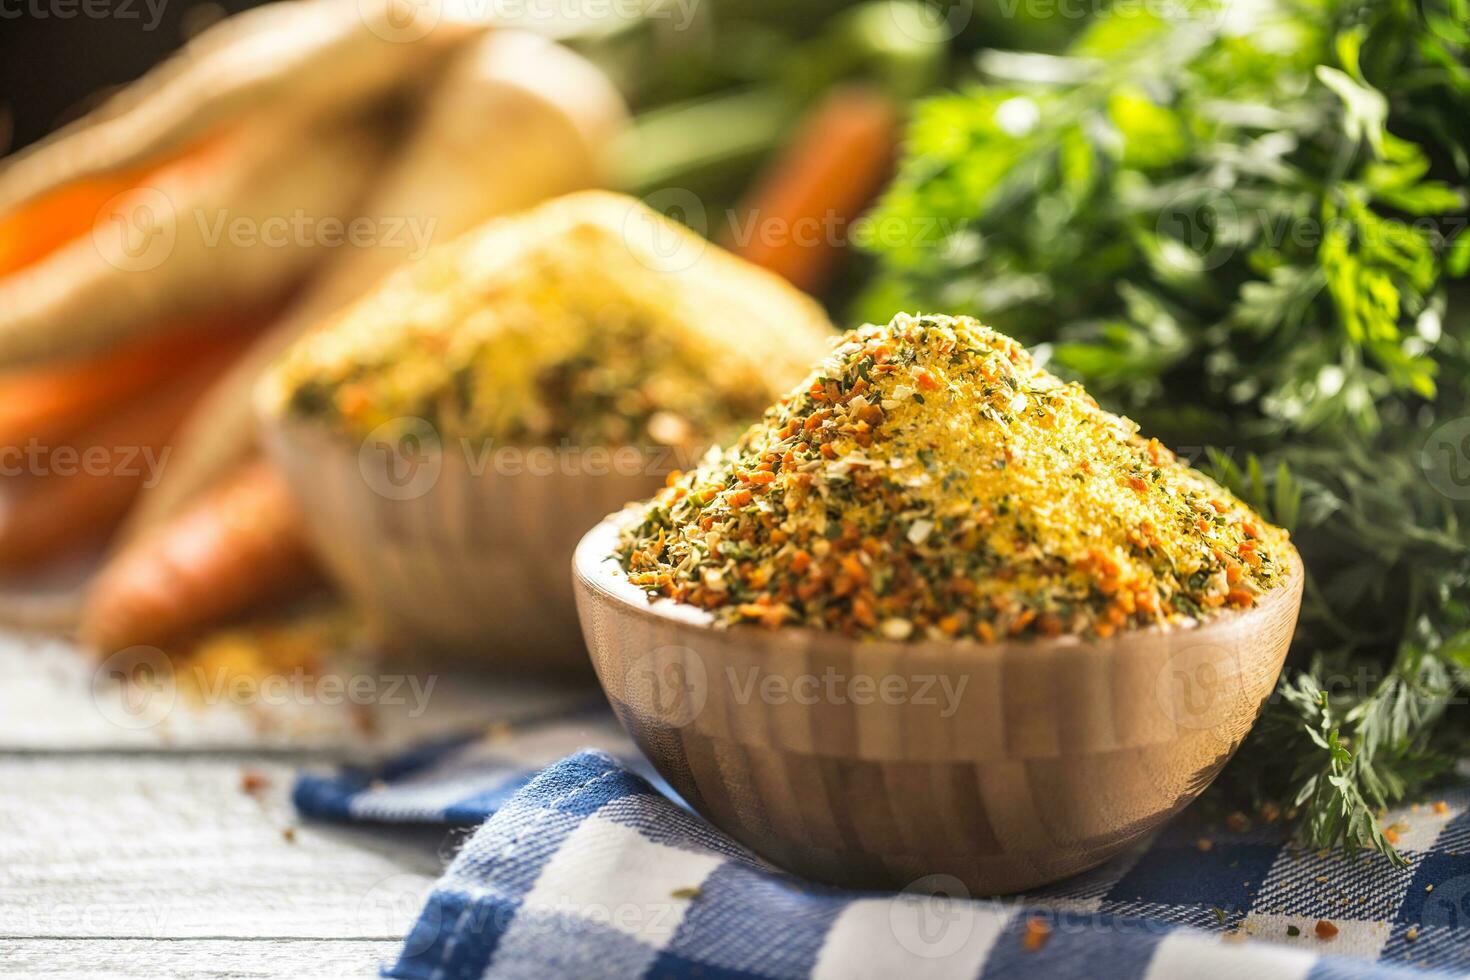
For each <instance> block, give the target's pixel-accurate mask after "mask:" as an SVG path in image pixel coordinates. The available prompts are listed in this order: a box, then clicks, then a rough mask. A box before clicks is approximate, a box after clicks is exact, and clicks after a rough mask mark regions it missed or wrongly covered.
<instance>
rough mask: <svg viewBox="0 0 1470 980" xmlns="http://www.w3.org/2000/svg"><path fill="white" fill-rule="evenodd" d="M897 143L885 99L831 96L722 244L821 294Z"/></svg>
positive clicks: (856, 88)
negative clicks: (843, 241) (852, 223)
mask: <svg viewBox="0 0 1470 980" xmlns="http://www.w3.org/2000/svg"><path fill="white" fill-rule="evenodd" d="M897 140H898V113H897V111H896V110H895V108H894V105H893V102H892V101H891V100H890V99H889V98H888V97H887V96H885V95H883V94H882V93H881V92H879V91H877V90H875V89H872V88H869V87H866V86H862V85H847V86H842V87H839V88H836V89H833V90H832V91H831V92H829V93H828V94H827V95H826V96H825V97H824V98H823V99H822V101H821V102H820V103H819V104H818V105H817V107H816V108H815V109H813V110H812V111H811V112H810V113H809V114H808V116H807V117H806V118H805V119H804V120H803V121H802V122H801V123H800V125H799V126H798V129H797V133H796V136H795V138H794V139H793V140H792V142H791V143H790V144H789V145H788V146H787V147H786V149H785V150H783V151H782V152H781V154H780V155H779V156H778V157H777V159H776V161H775V163H774V164H773V165H772V167H771V168H770V169H769V170H767V172H766V173H765V174H764V175H763V176H762V177H761V179H760V180H759V181H758V182H757V183H756V185H755V187H754V188H753V189H752V191H751V192H750V194H748V195H747V197H746V200H745V201H744V203H743V204H742V206H741V208H740V211H741V212H742V213H744V215H745V216H746V221H745V222H744V223H743V224H741V225H740V226H737V228H736V229H735V230H734V234H732V236H727V241H726V243H725V244H727V245H728V247H729V248H730V249H731V250H732V251H734V252H735V253H736V254H737V255H740V256H741V257H743V258H745V259H748V260H749V261H751V262H754V263H755V264H756V265H759V266H762V267H763V268H766V269H770V270H771V271H772V272H775V273H778V274H779V275H781V276H783V277H785V278H786V279H787V281H789V282H790V283H791V284H792V285H794V286H796V287H797V288H798V289H802V290H805V291H806V292H815V291H817V290H819V289H821V288H822V287H823V286H825V285H826V284H827V283H828V282H829V281H830V279H831V277H832V274H833V272H835V271H836V268H837V262H838V260H839V259H840V257H841V251H840V245H841V242H842V240H843V239H844V238H845V237H846V234H847V232H848V230H849V227H850V225H851V222H852V221H853V220H854V219H855V218H857V217H858V216H859V215H860V214H861V213H862V211H863V209H864V208H866V207H867V205H868V204H869V203H870V202H871V201H872V200H873V198H874V197H875V196H876V195H877V193H878V191H879V190H880V189H881V188H882V185H883V182H884V180H885V179H886V178H887V176H888V172H889V169H890V167H891V165H892V160H893V151H894V147H895V146H896V144H897ZM736 236H738V237H739V238H741V239H742V240H741V241H735V240H733V238H734V237H736Z"/></svg>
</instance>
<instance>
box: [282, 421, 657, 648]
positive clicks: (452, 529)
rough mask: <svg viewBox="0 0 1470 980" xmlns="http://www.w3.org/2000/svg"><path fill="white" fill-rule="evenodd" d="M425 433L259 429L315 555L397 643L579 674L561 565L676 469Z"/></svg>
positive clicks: (632, 456) (288, 426) (621, 455)
mask: <svg viewBox="0 0 1470 980" xmlns="http://www.w3.org/2000/svg"><path fill="white" fill-rule="evenodd" d="M424 429H425V431H422V432H419V431H416V430H415V429H414V428H413V427H411V426H410V427H409V428H407V429H402V430H395V431H394V432H392V433H391V437H390V438H375V437H373V436H369V438H368V439H366V440H364V441H362V442H360V443H359V442H354V441H352V440H350V439H347V438H345V437H343V436H341V435H339V434H337V433H334V432H330V431H327V430H325V429H323V428H320V427H317V426H314V425H311V424H309V423H301V422H292V421H286V420H282V419H280V418H275V417H270V416H267V417H265V419H264V422H263V430H264V436H263V438H264V441H265V444H266V446H267V447H268V449H269V450H270V453H271V456H272V457H273V459H274V460H275V462H276V465H277V467H278V469H279V470H280V471H281V473H282V474H283V476H284V477H285V479H286V481H287V483H288V484H289V485H290V487H291V491H292V496H293V497H294V498H295V500H296V502H297V505H298V506H299V507H300V508H301V509H302V511H303V512H304V515H305V517H306V526H307V528H308V530H309V533H310V535H311V538H312V544H313V545H314V550H315V551H316V553H317V556H318V557H319V558H320V560H321V561H322V563H323V564H324V565H325V566H326V568H327V570H328V571H329V572H330V573H331V575H332V577H333V578H334V579H335V580H336V581H337V582H338V583H339V584H340V585H341V586H342V587H343V588H344V589H345V590H346V592H347V593H348V594H349V595H350V596H351V597H352V598H353V599H354V600H355V601H356V602H357V603H358V605H359V606H360V607H361V608H362V609H363V610H364V611H365V612H366V613H368V614H369V615H370V616H371V617H373V619H374V620H375V622H376V624H377V625H378V626H379V627H380V629H381V631H382V632H383V634H384V638H385V639H386V640H387V641H388V643H389V645H390V646H393V647H395V648H397V649H399V650H403V651H409V652H414V651H419V650H423V651H425V652H432V653H433V654H435V655H443V654H446V653H447V654H451V655H454V656H456V657H457V658H459V659H461V660H464V661H467V662H473V663H475V664H477V665H480V666H492V667H504V668H512V669H518V670H524V669H532V670H550V671H579V672H583V673H585V672H586V670H587V654H586V652H585V651H584V649H583V647H582V638H581V633H580V631H579V629H578V627H577V615H576V609H575V606H574V603H573V599H572V584H571V580H570V579H569V578H568V576H567V561H568V559H569V558H570V556H571V554H572V552H573V550H574V549H575V548H576V544H577V540H578V538H579V537H580V536H581V533H582V531H583V530H585V529H586V528H587V527H588V526H589V525H591V524H593V523H594V522H596V521H597V520H598V519H599V518H601V517H602V516H603V515H605V514H606V513H607V512H608V511H610V510H613V509H616V508H618V507H621V506H622V505H623V504H624V503H626V502H627V501H629V500H636V499H640V498H643V497H646V496H648V495H649V494H651V493H652V492H653V491H654V490H656V489H657V488H658V487H660V486H662V485H663V483H664V480H665V477H666V475H667V474H666V472H664V470H666V469H667V465H668V464H667V463H666V462H661V461H660V460H659V459H657V458H656V454H652V453H644V452H642V451H640V450H636V449H627V450H616V449H610V450H601V451H598V450H589V451H585V452H579V453H576V454H574V455H573V454H569V453H568V452H562V451H558V450H556V449H555V448H553V447H532V448H520V447H488V448H486V449H485V450H484V451H481V450H479V449H477V448H476V447H465V446H462V445H441V444H440V443H439V441H438V437H437V435H436V434H435V433H434V432H433V431H432V430H429V429H427V426H426V425H425V426H424Z"/></svg>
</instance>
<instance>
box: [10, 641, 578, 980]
mask: <svg viewBox="0 0 1470 980" xmlns="http://www.w3.org/2000/svg"><path fill="white" fill-rule="evenodd" d="M94 672H95V668H94V667H93V665H92V664H91V663H90V662H88V661H87V660H85V659H84V658H83V657H82V656H81V655H80V654H78V653H77V652H76V651H74V650H72V649H70V648H68V647H67V646H66V645H64V644H61V643H58V642H54V641H41V640H35V639H30V638H25V637H21V636H18V635H14V634H5V633H0V977H32V976H37V975H75V976H128V977H147V978H150V980H152V978H157V977H167V976H181V977H343V976H354V975H357V976H373V975H375V974H376V972H377V968H378V965H379V964H380V963H381V962H382V961H383V960H385V959H387V958H389V957H391V955H392V954H393V953H394V951H395V950H396V947H397V945H398V942H399V941H400V940H401V939H402V938H403V936H404V935H405V933H406V932H407V930H408V927H409V925H410V924H411V923H412V921H413V918H414V916H415V915H416V913H417V911H418V909H419V908H420V906H421V905H422V902H423V899H424V897H425V895H426V894H427V892H428V889H429V886H430V885H431V883H432V882H433V880H434V879H435V878H436V877H437V876H438V874H439V872H440V871H441V869H442V868H443V866H444V864H445V862H446V860H447V859H448V857H449V856H450V855H451V854H452V853H453V850H454V846H455V844H456V843H457V838H456V837H455V836H454V835H448V836H446V835H445V834H444V833H442V832H439V831H435V830H428V829H407V828H400V829H387V828H364V827H338V826H331V825H324V824H313V823H306V824H302V823H301V822H299V821H298V820H297V818H296V815H295V813H294V811H293V809H292V807H291V803H290V799H289V796H290V787H291V782H292V778H293V776H294V774H295V773H296V772H297V771H298V770H299V769H300V768H301V767H302V766H307V765H331V764H334V763H336V762H340V761H344V760H349V759H361V758H365V757H373V756H376V755H379V754H382V753H384V752H386V751H389V750H390V749H391V748H392V747H394V746H397V745H403V744H406V743H408V742H411V741H414V740H416V739H420V738H425V737H430V736H433V735H442V734H447V733H450V732H459V731H465V730H469V729H473V728H475V727H478V726H485V725H497V724H511V725H514V724H516V723H517V722H521V721H526V720H530V719H531V718H533V717H537V716H542V715H544V714H546V713H547V712H548V711H555V710H557V707H558V706H559V705H565V704H569V703H573V702H580V701H584V700H585V699H586V698H587V696H588V693H587V691H586V689H574V690H565V689H562V690H557V689H548V688H546V687H530V688H528V687H514V688H512V687H510V686H508V685H507V684H506V683H504V682H494V681H491V680H489V679H486V678H465V677H458V676H453V675H440V676H438V678H437V681H436V683H435V686H434V687H433V688H432V689H431V690H430V692H429V695H428V698H427V708H428V710H426V711H417V710H415V709H416V705H415V704H412V703H410V704H400V705H378V706H376V707H374V708H373V709H371V710H372V712H373V716H372V717H373V718H374V723H373V724H372V725H364V724H363V709H360V708H353V707H352V706H351V705H350V704H341V705H335V706H333V705H326V704H322V703H312V704H306V705H300V704H297V705H291V706H288V707H286V708H284V709H283V708H281V707H280V705H279V702H273V703H272V704H271V706H270V711H271V716H270V717H269V718H268V719H266V721H267V723H266V724H264V725H262V718H261V711H262V709H261V708H260V706H259V704H258V699H257V703H256V704H254V705H253V706H251V705H244V706H242V705H241V704H238V703H229V704H224V705H219V704H216V705H210V706H200V705H196V704H194V703H192V702H190V703H186V702H184V701H182V700H180V701H178V702H176V703H174V704H172V706H171V707H170V708H169V710H167V711H160V712H157V713H156V715H149V716H148V717H147V721H148V723H142V722H140V721H139V718H141V717H143V716H144V715H146V714H147V713H146V712H145V713H142V714H140V713H139V712H137V711H136V709H137V707H138V706H137V705H136V704H131V703H130V704H123V703H121V702H114V701H113V700H111V699H112V698H121V697H122V696H123V695H122V692H121V691H120V690H119V689H116V688H115V687H114V686H113V685H111V684H109V683H105V682H99V683H98V684H97V685H96V686H95V689H94V683H93V676H94ZM382 690H386V688H385V687H384V688H382ZM120 708H121V709H122V710H119V709H120ZM130 712H131V713H130ZM157 715H161V716H162V717H161V720H159V719H158V718H157V717H156V716H157ZM155 721H156V723H153V722H155ZM247 773H248V774H251V779H250V781H251V782H254V781H256V777H257V776H263V777H264V779H265V781H266V785H265V786H264V788H263V789H261V790H260V791H258V792H247V790H246V787H245V785H244V784H243V783H242V779H244V777H245V775H246V774H247Z"/></svg>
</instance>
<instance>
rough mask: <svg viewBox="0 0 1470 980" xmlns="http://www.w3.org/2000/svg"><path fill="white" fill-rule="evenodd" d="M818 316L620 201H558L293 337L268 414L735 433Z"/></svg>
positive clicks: (803, 347)
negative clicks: (295, 340)
mask: <svg viewBox="0 0 1470 980" xmlns="http://www.w3.org/2000/svg"><path fill="white" fill-rule="evenodd" d="M831 333H832V331H831V325H830V324H829V323H828V322H827V320H826V317H825V315H824V314H823V313H822V311H821V308H820V307H819V306H817V304H816V303H815V302H813V301H812V300H811V299H809V298H808V297H806V296H804V295H802V294H801V293H799V292H798V291H796V290H795V289H793V288H792V287H791V286H789V285H788V284H787V283H786V282H785V281H784V280H781V279H780V278H779V277H777V276H775V275H773V274H771V273H769V272H766V271H765V270H762V269H759V268H757V267H756V266H754V265H751V264H750V263H748V262H745V261H743V260H741V259H738V258H736V257H735V256H733V255H730V254H729V253H727V252H724V251H723V250H721V249H719V248H718V247H716V246H714V245H711V244H709V243H708V242H706V241H704V239H702V238H700V237H698V236H697V235H695V234H694V233H693V232H691V231H689V230H688V229H687V228H684V227H682V226H680V225H677V224H675V223H674V222H673V221H671V220H669V219H667V218H665V217H664V216H663V215H661V214H658V213H656V212H654V211H652V210H650V209H648V208H647V207H645V206H644V205H642V204H640V203H639V202H637V201H636V200H634V199H632V198H629V197H624V196H621V195H615V194H608V193H603V192H595V191H589V192H583V193H578V194H572V195H568V196H566V197H563V198H559V199H557V200H555V201H552V202H549V203H547V204H543V205H541V206H539V207H536V208H533V209H531V210H530V211H527V212H525V213H523V214H520V215H515V216H513V217H509V218H503V219H500V220H497V221H493V222H491V223H489V224H487V225H486V226H484V227H483V228H481V229H478V230H476V231H473V232H471V233H469V234H468V235H465V236H463V237H462V238H460V239H457V240H456V241H454V242H451V243H449V244H447V245H445V246H442V247H440V248H439V249H436V250H434V251H432V252H430V253H429V254H428V255H427V256H425V257H424V258H423V259H422V260H421V261H419V262H417V263H414V264H413V265H412V266H410V267H409V268H406V269H404V270H403V271H401V272H400V273H398V274H396V275H394V276H391V277H389V278H388V279H387V280H386V281H384V282H383V283H382V284H381V285H380V286H379V287H378V288H377V289H376V290H374V291H373V292H371V293H370V294H368V295H367V296H365V297H364V298H363V299H362V300H361V301H359V302H358V303H356V304H354V305H353V306H351V307H349V308H348V309H347V310H345V311H343V312H342V313H341V314H339V315H338V316H336V317H335V318H334V319H333V320H332V321H331V322H330V323H328V324H327V325H326V326H325V327H324V328H323V329H321V330H317V331H314V332H313V333H311V334H309V335H308V336H306V337H305V338H303V339H302V340H301V341H299V342H298V343H297V344H296V345H295V346H294V347H293V348H292V349H291V351H289V352H288V353H287V355H286V356H285V357H284V358H282V360H281V362H280V363H279V364H278V365H277V366H276V368H275V369H274V371H273V372H272V375H271V377H270V378H269V379H268V382H267V385H266V392H267V395H266V399H267V403H268V404H269V403H270V402H272V401H274V406H273V407H274V409H275V410H276V411H278V412H284V413H287V414H290V415H292V416H295V417H298V418H303V419H310V420H312V421H314V422H316V423H318V424H322V425H324V426H326V427H328V428H331V429H334V430H336V431H339V432H341V433H344V434H346V435H349V436H352V437H355V438H361V437H362V436H364V435H366V434H368V433H370V432H373V431H374V430H376V429H377V428H378V427H379V426H383V425H385V424H392V423H393V422H394V421H395V420H403V419H408V420H423V421H425V422H427V423H429V424H430V425H432V426H433V427H434V428H435V429H436V430H437V432H438V434H439V435H440V436H441V437H444V438H446V439H461V438H464V439H473V440H484V439H493V440H495V441H497V442H500V443H507V444H515V445H557V444H567V445H573V446H579V447H589V446H675V447H690V448H694V447H697V448H698V449H699V450H702V449H703V448H704V447H705V446H708V445H709V444H710V443H711V442H712V441H716V440H721V439H724V438H728V437H733V436H734V435H736V434H737V433H738V432H739V431H740V429H741V428H742V427H743V426H744V425H745V424H747V423H748V422H749V421H750V420H751V419H752V418H755V417H756V416H758V415H759V414H760V412H761V411H762V410H763V409H764V408H765V407H766V406H767V405H769V404H770V402H771V399H772V398H775V397H776V396H777V395H778V394H779V393H780V392H781V391H782V390H783V389H784V388H785V387H786V386H787V385H789V384H791V383H792V382H794V381H795V380H796V379H797V378H800V377H801V375H802V373H803V372H804V371H805V370H806V368H807V365H809V364H810V363H811V362H812V360H813V359H815V358H817V357H820V356H821V354H822V352H823V351H824V350H825V349H826V347H827V342H828V340H829V338H830V337H831Z"/></svg>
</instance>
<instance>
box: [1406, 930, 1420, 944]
mask: <svg viewBox="0 0 1470 980" xmlns="http://www.w3.org/2000/svg"><path fill="white" fill-rule="evenodd" d="M1404 938H1405V939H1407V940H1408V941H1409V942H1411V943H1412V942H1413V941H1414V940H1416V939H1418V938H1419V927H1418V926H1409V928H1408V929H1406V930H1404Z"/></svg>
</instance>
